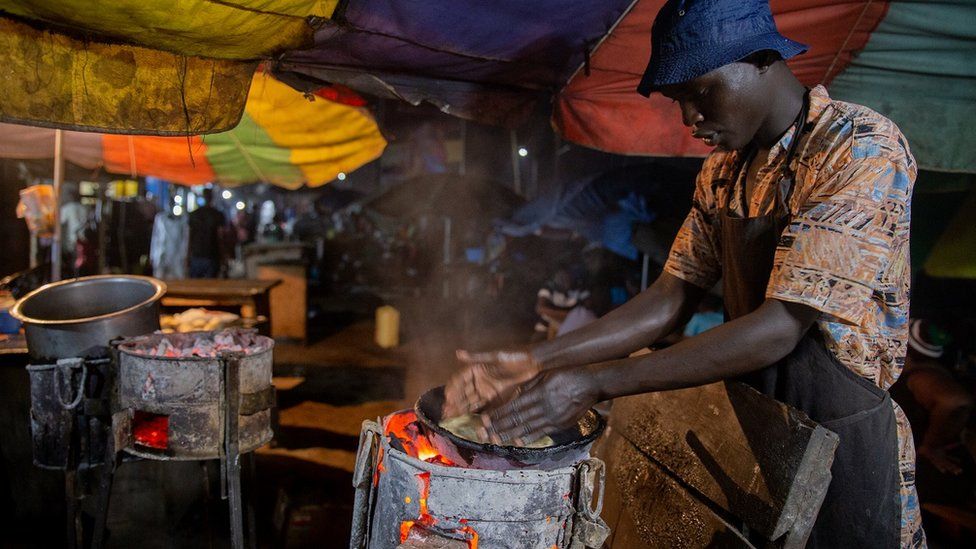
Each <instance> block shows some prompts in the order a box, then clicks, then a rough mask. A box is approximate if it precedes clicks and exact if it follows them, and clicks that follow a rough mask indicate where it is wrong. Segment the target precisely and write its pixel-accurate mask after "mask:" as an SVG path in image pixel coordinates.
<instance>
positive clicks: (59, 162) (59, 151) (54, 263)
mask: <svg viewBox="0 0 976 549" xmlns="http://www.w3.org/2000/svg"><path fill="white" fill-rule="evenodd" d="M63 183H64V132H63V131H61V130H54V238H53V239H52V241H51V282H57V281H58V280H61V185H62V184H63Z"/></svg>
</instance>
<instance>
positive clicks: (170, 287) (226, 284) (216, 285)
mask: <svg viewBox="0 0 976 549" xmlns="http://www.w3.org/2000/svg"><path fill="white" fill-rule="evenodd" d="M165 282H166V296H167V297H177V298H186V299H208V298H209V299H219V298H234V297H237V298H244V297H253V296H256V295H259V294H263V293H265V292H267V291H268V290H270V289H271V288H273V287H275V286H277V285H278V284H280V283H281V281H280V280H254V279H237V278H184V279H179V280H166V281H165Z"/></svg>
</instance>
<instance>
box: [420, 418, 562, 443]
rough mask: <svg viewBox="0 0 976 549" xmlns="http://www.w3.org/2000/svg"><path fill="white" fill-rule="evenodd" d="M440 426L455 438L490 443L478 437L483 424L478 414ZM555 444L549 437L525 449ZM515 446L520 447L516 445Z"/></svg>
mask: <svg viewBox="0 0 976 549" xmlns="http://www.w3.org/2000/svg"><path fill="white" fill-rule="evenodd" d="M439 425H440V426H441V427H442V428H444V429H446V430H448V431H450V432H451V433H453V434H454V435H455V436H457V437H460V438H463V439H465V440H470V441H472V442H477V443H479V444H486V443H488V442H490V441H488V440H486V439H483V438H482V437H480V436H478V432H479V431H480V429H481V427H482V423H481V417H480V416H478V415H477V414H464V415H463V416H457V417H451V418H447V419H445V420H442V421H441V422H440V424H439ZM555 444H556V442H555V441H554V440H552V437H550V436H548V435H547V436H544V437H542V438H540V439H539V440H536V441H534V442H533V443H532V444H526V445H524V448H548V447H550V446H553V445H555ZM513 446H519V445H517V444H514V445H513Z"/></svg>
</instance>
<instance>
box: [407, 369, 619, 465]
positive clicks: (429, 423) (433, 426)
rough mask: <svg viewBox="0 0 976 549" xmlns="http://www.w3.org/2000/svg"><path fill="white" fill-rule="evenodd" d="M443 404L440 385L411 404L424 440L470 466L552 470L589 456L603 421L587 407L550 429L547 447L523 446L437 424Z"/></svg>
mask: <svg viewBox="0 0 976 549" xmlns="http://www.w3.org/2000/svg"><path fill="white" fill-rule="evenodd" d="M443 407H444V386H440V387H435V388H433V389H431V390H429V391H427V392H426V393H424V394H422V395H420V398H419V399H417V403H416V404H415V405H414V412H415V413H416V414H417V420H418V421H419V423H420V425H421V427H422V428H423V430H424V431H425V433H424V434H425V435H426V436H427V439H428V441H430V443H431V445H432V446H433V447H434V448H436V449H437V451H438V452H440V454H441V455H442V456H444V457H446V458H448V459H450V460H451V461H453V462H454V463H457V464H459V465H462V466H465V467H471V468H474V469H497V470H502V471H504V470H510V469H521V468H526V467H528V468H532V469H542V470H547V471H549V470H553V469H558V468H560V467H570V466H573V465H575V464H576V463H578V462H580V461H581V460H584V459H586V458H587V457H589V454H590V447H591V446H593V442H594V441H596V439H597V438H599V437H600V435H601V434H603V430H604V429H605V428H606V425H607V424H606V421H605V420H604V419H603V417H602V416H601V415H600V414H598V413H597V412H596V410H593V409H590V410H587V411H586V413H585V414H583V417H581V418H580V419H579V421H578V422H577V424H576V425H575V426H573V427H570V428H568V429H564V430H562V431H559V432H557V433H550V435H549V436H550V437H551V438H552V439H553V442H554V443H555V444H554V445H553V446H550V447H547V448H524V447H519V446H499V445H497V444H481V443H478V442H474V441H471V440H467V439H463V438H461V437H459V436H457V435H455V434H454V433H452V432H450V431H448V430H447V429H444V428H443V427H441V426H440V425H439V423H440V421H441V412H442V409H443Z"/></svg>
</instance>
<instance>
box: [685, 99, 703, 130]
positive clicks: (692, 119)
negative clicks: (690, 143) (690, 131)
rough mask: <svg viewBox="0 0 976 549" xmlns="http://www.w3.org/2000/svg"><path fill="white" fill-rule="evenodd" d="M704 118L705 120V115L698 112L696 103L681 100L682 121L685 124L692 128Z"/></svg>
mask: <svg viewBox="0 0 976 549" xmlns="http://www.w3.org/2000/svg"><path fill="white" fill-rule="evenodd" d="M702 120H705V117H704V116H702V114H701V113H700V112H698V109H697V108H696V107H695V105H694V104H692V103H691V102H690V101H682V102H681V121H682V122H683V123H684V125H685V126H688V127H689V128H690V127H692V126H694V125H695V124H697V123H699V122H701V121H702Z"/></svg>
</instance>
